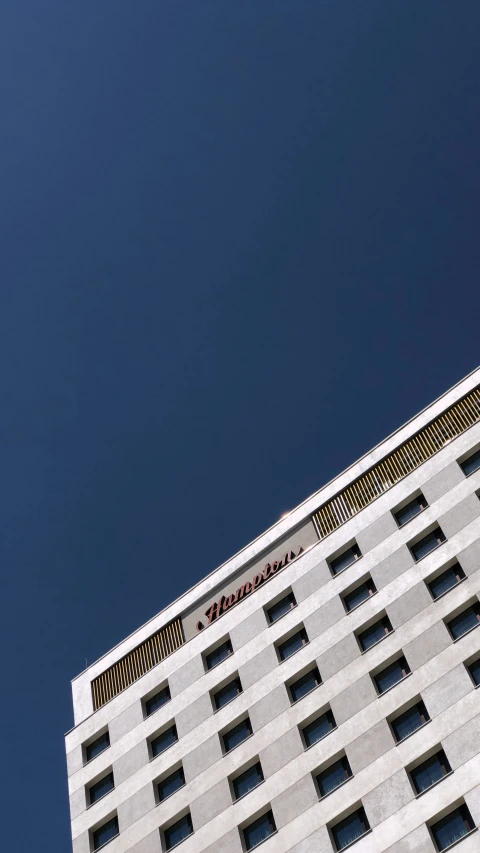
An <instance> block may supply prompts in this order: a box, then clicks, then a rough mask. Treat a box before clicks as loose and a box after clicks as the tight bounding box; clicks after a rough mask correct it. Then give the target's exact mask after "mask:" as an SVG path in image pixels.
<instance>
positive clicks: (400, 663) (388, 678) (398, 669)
mask: <svg viewBox="0 0 480 853" xmlns="http://www.w3.org/2000/svg"><path fill="white" fill-rule="evenodd" d="M409 672H410V667H409V665H408V663H407V661H406V659H405V658H404V657H401V658H399V659H398V660H396V661H395V662H394V663H391V664H390V666H387V667H385V669H383V670H382V671H381V672H379V673H377V675H374V677H373V680H374V682H375V686H376V688H377V692H378V693H379V694H380V695H381V694H382V693H385V691H386V690H389V689H390V687H393V686H394V685H395V684H398V682H399V681H402V680H403V679H404V678H406V676H407V675H408V674H409Z"/></svg>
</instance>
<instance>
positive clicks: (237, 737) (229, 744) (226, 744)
mask: <svg viewBox="0 0 480 853" xmlns="http://www.w3.org/2000/svg"><path fill="white" fill-rule="evenodd" d="M251 734H253V732H252V724H251V722H250V720H249V719H248V717H247V719H246V720H242V722H241V723H238V725H236V726H234V727H233V729H230V731H228V732H225V734H224V735H222V740H223V748H224V750H225V752H230V750H232V749H235V747H236V746H238V745H239V743H242V741H244V740H246V739H247V737H250V735H251Z"/></svg>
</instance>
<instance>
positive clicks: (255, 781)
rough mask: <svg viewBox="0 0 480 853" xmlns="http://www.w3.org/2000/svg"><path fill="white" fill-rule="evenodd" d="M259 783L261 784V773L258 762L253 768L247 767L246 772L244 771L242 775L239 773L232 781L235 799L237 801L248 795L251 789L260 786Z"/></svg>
mask: <svg viewBox="0 0 480 853" xmlns="http://www.w3.org/2000/svg"><path fill="white" fill-rule="evenodd" d="M260 782H263V773H262V768H261V765H260V762H258V763H257V764H254V765H253V767H249V768H248V770H245V772H244V773H240V776H237V778H236V779H234V780H233V782H232V785H233V790H234V793H235V799H236V800H239V799H240V797H244V796H245V794H248V792H249V791H251V790H252V789H253V788H256V787H257V785H260Z"/></svg>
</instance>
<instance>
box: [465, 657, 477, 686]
mask: <svg viewBox="0 0 480 853" xmlns="http://www.w3.org/2000/svg"><path fill="white" fill-rule="evenodd" d="M475 666H476V667H479V678H478V681H475V678H474V676H473V673H472V669H473V667H475ZM467 671H468V674H469V676H470V678H471V679H472V682H473V686H474V687H475V689H476V688H477V687H480V658H477V659H476V660H473V661H472V662H471V663H469V664H468V666H467Z"/></svg>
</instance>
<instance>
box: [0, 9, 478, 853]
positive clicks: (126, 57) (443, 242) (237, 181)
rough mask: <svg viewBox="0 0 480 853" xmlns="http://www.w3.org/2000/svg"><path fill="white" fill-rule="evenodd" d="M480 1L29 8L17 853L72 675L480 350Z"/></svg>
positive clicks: (12, 207)
mask: <svg viewBox="0 0 480 853" xmlns="http://www.w3.org/2000/svg"><path fill="white" fill-rule="evenodd" d="M479 26H480V4H479V3H478V0H470V2H463V0H455V2H452V0H422V2H418V0H410V2H409V0H388V2H386V0H363V2H359V0H291V1H290V0H241V2H237V0H169V2H162V0H138V2H136V3H132V2H131V0H102V2H98V0H83V2H81V3H68V2H64V0H45V2H42V3H38V2H37V0H3V2H2V8H1V11H0V87H1V105H2V132H1V138H0V171H1V196H0V198H1V201H0V217H1V222H0V234H1V255H0V258H1V266H2V276H1V282H2V286H1V292H0V296H1V304H0V309H1V310H0V353H1V360H0V364H1V368H0V393H1V410H0V411H1V443H0V453H1V475H2V490H1V506H0V510H1V518H2V536H1V546H0V547H1V554H0V556H1V566H2V576H3V587H2V596H1V600H2V616H1V620H0V624H1V633H2V640H1V642H2V650H3V652H4V662H3V686H4V695H3V701H2V711H3V715H5V717H6V719H5V721H4V722H3V724H2V735H3V740H4V742H3V746H2V768H3V773H2V777H3V783H4V790H3V793H2V806H3V807H4V808H5V813H6V819H4V821H3V823H2V847H3V848H4V849H5V850H9V851H15V853H17V851H22V853H23V851H25V852H26V853H27V851H28V853H31V851H32V850H35V851H37V853H40V851H41V853H43V851H45V853H47V851H48V853H53V851H59V853H60V851H62V853H63V851H65V850H68V849H69V843H70V842H69V826H68V809H67V805H68V804H67V794H66V791H67V787H66V776H65V764H64V753H63V733H64V731H66V730H67V729H68V728H70V726H71V725H72V713H71V700H70V686H69V680H70V679H71V678H72V677H73V676H74V675H76V674H77V673H78V672H79V671H80V670H82V669H83V668H84V666H85V659H86V658H87V660H88V661H89V663H91V662H93V661H94V660H95V659H96V658H97V657H99V656H100V655H101V654H103V653H104V652H105V651H107V650H108V649H109V648H110V647H111V646H113V645H114V644H116V643H117V642H118V641H119V640H121V639H122V638H123V637H124V636H125V635H127V634H128V633H130V632H131V631H132V630H134V629H135V628H136V627H137V626H138V625H140V624H141V623H143V622H145V621H146V620H147V619H148V618H149V617H151V616H153V615H154V614H155V613H156V612H157V611H158V610H160V609H161V608H162V607H163V606H164V605H166V604H168V603H169V602H170V601H171V600H172V599H174V598H175V597H176V596H178V595H179V594H180V593H181V592H183V591H184V590H185V589H187V588H188V587H189V586H191V585H192V584H193V583H195V582H196V581H198V580H199V579H200V578H202V577H203V576H204V575H205V574H207V573H209V572H210V571H212V570H213V569H214V568H215V567H216V566H217V565H218V564H219V563H221V562H222V561H224V560H225V559H227V558H228V557H229V556H230V555H232V554H233V553H234V552H235V551H237V550H238V549H239V548H241V547H242V546H243V545H245V544H246V543H247V542H249V541H250V540H251V539H252V538H254V537H255V536H256V535H258V534H259V533H261V532H262V531H263V530H264V529H265V528H267V527H268V526H270V525H271V524H272V523H273V522H275V521H276V520H277V519H278V518H279V516H280V515H281V514H282V513H283V512H284V511H286V510H288V509H290V508H292V507H293V506H294V505H295V504H297V503H298V502H300V501H301V500H302V499H304V498H305V497H307V496H308V495H309V494H311V493H312V492H314V491H316V490H317V489H318V488H320V487H321V486H322V485H323V484H324V483H325V482H326V481H327V480H329V479H330V478H331V477H332V476H334V475H335V474H337V473H339V472H340V471H341V470H342V469H343V468H344V467H346V466H347V465H348V464H349V463H351V462H352V461H354V460H355V459H356V458H357V457H358V456H360V455H361V454H363V453H364V452H366V451H367V450H368V449H369V448H370V447H372V446H373V445H374V444H375V443H377V442H378V441H380V440H381V439H382V438H384V437H385V436H386V435H387V434H388V433H390V432H391V431H392V430H394V429H395V428H397V427H398V426H399V425H400V424H401V423H403V422H404V421H405V420H407V419H408V418H410V417H411V416H412V415H414V414H415V413H416V412H417V411H418V410H419V409H421V408H423V407H424V406H425V405H427V404H428V403H429V402H430V401H431V400H432V399H434V398H435V397H437V396H438V395H439V394H441V393H442V392H443V391H445V390H446V389H447V388H448V387H449V386H451V385H452V384H454V383H455V382H457V381H458V380H459V379H460V378H462V376H464V375H465V374H466V373H468V372H469V371H471V370H472V369H473V368H474V367H476V366H477V364H478V362H479V358H478V351H479V348H478V327H479V323H478V320H479V313H480V312H479V301H480V300H479V284H478V283H479V272H480V240H479V236H478V235H479V195H480V168H479V151H480V109H479V98H478V92H479V87H480V54H479V51H478V31H479Z"/></svg>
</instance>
